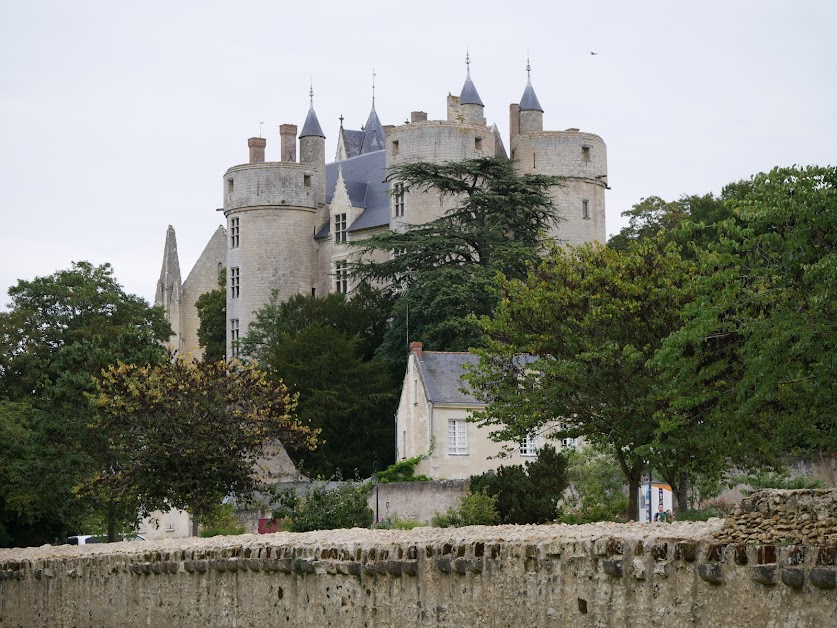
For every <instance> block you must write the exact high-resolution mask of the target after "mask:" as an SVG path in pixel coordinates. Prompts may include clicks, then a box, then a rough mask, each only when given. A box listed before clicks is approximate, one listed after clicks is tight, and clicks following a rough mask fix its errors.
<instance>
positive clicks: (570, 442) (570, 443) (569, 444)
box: [561, 438, 575, 449]
mask: <svg viewBox="0 0 837 628" xmlns="http://www.w3.org/2000/svg"><path fill="white" fill-rule="evenodd" d="M561 447H563V448H564V449H575V439H574V438H562V439H561Z"/></svg>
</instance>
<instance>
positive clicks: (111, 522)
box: [108, 499, 116, 543]
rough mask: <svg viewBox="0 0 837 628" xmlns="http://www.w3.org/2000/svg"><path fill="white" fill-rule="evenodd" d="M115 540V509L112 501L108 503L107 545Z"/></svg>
mask: <svg viewBox="0 0 837 628" xmlns="http://www.w3.org/2000/svg"><path fill="white" fill-rule="evenodd" d="M115 540H116V507H115V506H114V505H113V499H111V500H109V501H108V543H113V542H114V541H115Z"/></svg>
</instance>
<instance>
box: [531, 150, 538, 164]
mask: <svg viewBox="0 0 837 628" xmlns="http://www.w3.org/2000/svg"><path fill="white" fill-rule="evenodd" d="M537 167H538V155H537V153H532V168H537Z"/></svg>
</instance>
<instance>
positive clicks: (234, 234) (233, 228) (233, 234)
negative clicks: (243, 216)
mask: <svg viewBox="0 0 837 628" xmlns="http://www.w3.org/2000/svg"><path fill="white" fill-rule="evenodd" d="M238 220H239V219H238V217H236V218H230V248H231V249H237V248H238V242H239V239H238V236H239V226H238Z"/></svg>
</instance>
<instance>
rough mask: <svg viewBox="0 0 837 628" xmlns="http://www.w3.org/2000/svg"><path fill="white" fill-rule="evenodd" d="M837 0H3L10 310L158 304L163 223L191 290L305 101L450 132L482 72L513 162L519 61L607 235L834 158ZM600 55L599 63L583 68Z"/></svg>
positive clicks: (2, 153) (2, 168)
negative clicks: (416, 120)
mask: <svg viewBox="0 0 837 628" xmlns="http://www.w3.org/2000/svg"><path fill="white" fill-rule="evenodd" d="M835 24H837V2H835V1H834V0H819V1H814V0H811V1H805V0H794V1H790V0H788V1H787V2H778V1H771V0H757V1H733V0H721V1H716V0H703V1H701V2H688V3H687V2H671V1H670V0H669V1H666V2H657V1H649V2H643V1H635V2H629V1H625V0H613V1H610V2H593V1H587V2H582V1H577V2H562V1H559V0H552V1H548V2H541V1H538V0H529V1H526V2H518V3H510V2H508V1H507V0H506V1H503V2H497V1H494V0H483V1H482V2H460V1H457V0H445V1H436V0H425V1H423V2H393V1H392V0H390V1H385V2H384V1H382V2H372V1H369V2H364V1H362V0H357V1H355V2H339V3H338V2H320V1H317V0H307V1H305V2H293V3H291V2H287V1H284V2H283V1H281V0H278V1H277V0H273V1H272V2H247V1H243V0H242V1H239V2H235V3H233V2H215V1H208V0H203V1H200V2H197V1H195V2H186V1H180V2H174V1H167V2H157V1H149V0H144V1H143V2H121V1H114V0H101V1H85V0H78V1H71V0H55V1H52V2H45V1H41V0H26V1H25V2H21V1H19V0H2V19H1V20H0V211H2V217H3V222H4V223H5V225H6V229H7V232H6V238H5V240H4V243H3V249H2V250H3V253H2V262H3V263H2V264H0V291H2V297H0V298H2V301H0V306H2V305H5V304H6V303H7V302H8V298H7V297H6V291H7V289H8V287H9V286H10V285H12V284H14V283H15V282H16V281H17V280H18V279H21V278H23V279H31V278H33V277H35V276H38V275H47V274H50V273H52V272H54V271H56V270H58V269H62V268H67V267H68V266H69V265H70V262H71V261H77V260H89V261H91V262H94V263H96V264H99V263H103V262H110V263H111V264H112V265H113V266H114V268H115V274H116V277H117V279H118V280H119V281H120V283H122V284H123V285H124V286H125V288H126V289H127V290H128V291H129V292H132V293H136V294H139V295H141V296H143V297H145V298H146V299H148V300H149V301H153V298H154V290H155V286H156V282H157V278H158V276H159V273H160V265H161V262H162V255H163V244H164V239H165V233H166V228H167V226H168V225H169V224H171V225H173V226H174V228H175V229H176V231H177V240H178V248H179V253H180V262H181V270H182V272H183V276H184V278H185V276H186V274H187V273H188V271H189V270H190V269H191V267H192V264H193V263H194V262H195V260H196V259H197V257H198V255H199V254H200V252H201V251H202V249H203V247H204V246H205V244H206V242H207V240H208V239H209V237H210V236H211V235H212V233H213V231H214V230H215V229H216V228H217V227H218V225H219V224H221V223H222V222H223V215H222V214H221V213H220V212H217V211H216V209H217V208H218V207H220V206H221V205H222V186H221V183H222V176H223V174H224V172H225V171H226V169H227V168H229V167H230V166H232V165H235V164H240V163H243V162H246V160H247V138H248V137H251V136H257V135H258V134H259V127H260V122H263V125H261V133H262V135H263V136H264V137H266V138H268V145H267V159H268V160H271V161H275V160H278V159H279V134H278V126H279V125H280V124H282V123H294V124H297V125H299V126H300V127H301V126H302V123H303V121H304V119H305V115H306V113H307V110H308V89H309V81H310V80H311V79H312V78H313V85H314V93H315V95H314V106H315V109H316V111H317V115H318V116H319V120H320V123H321V125H322V127H323V129H324V131H325V134H326V136H327V140H326V157H327V159H328V160H331V159H333V156H334V152H335V147H336V138H337V129H338V126H339V121H338V117H339V116H340V115H343V116H344V117H345V123H344V124H345V126H346V128H352V129H359V128H360V126H361V125H362V124H363V123H365V121H366V118H367V116H368V114H369V109H370V105H371V96H372V90H371V79H372V70H373V68H374V70H375V73H376V75H377V76H376V92H375V94H376V109H377V111H378V114H379V116H380V118H381V121H382V123H383V124H400V123H402V122H404V120H405V119H407V118H408V117H409V114H410V112H411V111H414V110H422V111H426V112H427V113H428V114H429V117H430V118H431V119H440V118H444V117H445V98H446V95H447V94H448V92H452V93H454V94H459V91H460V90H461V88H462V83H463V81H464V78H465V52H466V47H467V49H469V51H470V56H471V75H472V78H473V80H474V84H475V85H476V87H477V90H478V91H479V93H480V96H481V97H482V100H483V102H484V103H485V105H486V107H485V116H486V118H487V119H488V121H489V123H491V122H496V123H497V124H498V125H499V127H500V129H501V131H502V134H503V138H504V143H505V145H506V147H508V107H509V103H512V102H519V99H520V96H521V95H522V93H523V89H524V87H525V85H526V71H525V67H526V58H527V54H528V55H529V56H530V57H531V64H532V84H533V86H534V88H535V91H536V93H537V95H538V98H539V100H540V102H541V105H542V106H543V108H544V110H545V113H544V128H545V129H549V130H563V129H566V128H570V127H578V128H580V129H581V130H583V131H589V132H592V133H596V134H598V135H600V136H602V138H603V139H604V141H605V142H606V144H607V149H608V170H609V183H610V185H611V187H612V190H611V191H609V192H608V193H607V197H606V203H607V229H608V233H609V234H611V233H614V232H616V231H618V230H619V228H620V227H621V226H622V224H624V223H623V220H622V219H621V218H620V213H621V212H622V211H624V210H626V209H629V208H630V207H631V206H632V205H633V204H635V203H636V202H638V201H639V200H640V199H641V198H643V197H646V196H651V195H658V196H662V197H664V198H666V199H670V200H673V199H676V198H678V197H679V196H681V195H683V194H693V193H695V194H696V193H701V194H702V193H706V192H714V193H718V192H720V190H721V187H722V186H723V185H725V184H726V183H729V182H731V181H736V180H739V179H742V178H747V177H749V176H750V175H752V174H754V173H757V172H760V171H763V170H768V169H770V168H771V167H773V166H776V165H791V164H819V165H829V164H830V165H834V164H835V163H837V70H835V66H837V36H835ZM591 52H596V53H597V54H596V55H591V54H590V53H591Z"/></svg>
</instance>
